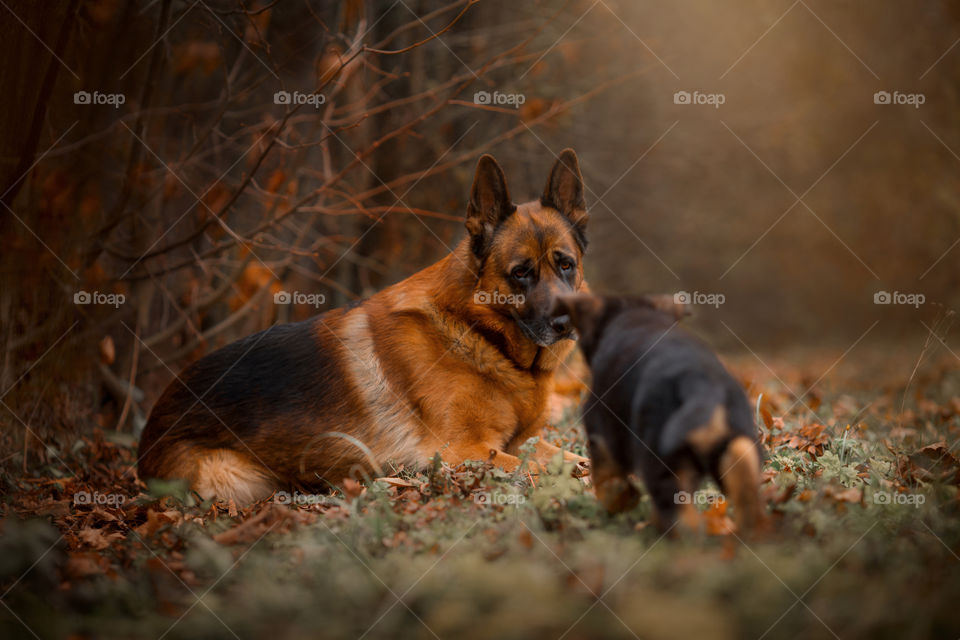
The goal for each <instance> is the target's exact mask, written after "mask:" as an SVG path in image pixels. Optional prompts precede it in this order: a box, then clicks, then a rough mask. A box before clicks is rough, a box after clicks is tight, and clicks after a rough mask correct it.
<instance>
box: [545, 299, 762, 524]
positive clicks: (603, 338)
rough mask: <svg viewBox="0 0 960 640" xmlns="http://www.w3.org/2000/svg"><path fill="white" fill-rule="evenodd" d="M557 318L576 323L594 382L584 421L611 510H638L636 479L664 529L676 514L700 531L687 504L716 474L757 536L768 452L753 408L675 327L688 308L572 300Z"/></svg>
mask: <svg viewBox="0 0 960 640" xmlns="http://www.w3.org/2000/svg"><path fill="white" fill-rule="evenodd" d="M554 314H555V315H556V316H557V317H558V318H561V317H562V316H565V315H566V316H569V319H570V321H571V322H572V323H573V326H574V327H576V329H577V332H578V334H579V335H580V348H581V349H583V353H584V355H585V356H586V358H587V361H588V362H589V364H590V369H591V371H592V374H593V383H592V390H591V394H590V396H589V398H588V399H587V401H586V403H585V404H584V407H583V417H584V423H585V424H586V429H587V436H588V439H589V445H590V458H591V466H592V469H593V472H592V473H593V481H594V484H595V486H596V491H597V497H598V498H599V500H600V501H601V502H602V503H603V504H604V506H606V507H607V509H608V510H610V511H614V512H615V511H621V510H624V509H628V508H631V507H632V506H634V505H635V504H636V502H637V499H638V497H639V495H638V493H637V490H636V489H635V488H634V487H633V485H632V484H631V483H630V481H629V480H628V476H629V474H631V473H636V474H638V475H639V476H640V477H641V478H642V479H643V482H644V484H645V485H646V487H647V490H648V491H649V492H650V496H651V500H652V502H653V506H654V519H655V523H656V524H657V526H658V527H659V528H660V529H661V530H666V529H668V528H671V527H672V526H673V524H674V523H675V522H676V520H677V516H678V513H679V514H682V515H683V521H684V522H686V523H687V524H690V525H694V523H695V522H696V521H697V513H696V510H695V509H694V507H693V505H692V504H691V503H690V496H691V495H693V493H694V492H695V490H696V488H697V485H698V484H699V480H700V479H701V478H702V476H703V475H705V474H710V475H711V476H713V477H714V478H715V479H716V480H717V482H718V483H719V484H720V485H721V486H722V487H723V491H724V493H725V494H726V495H727V497H728V498H729V499H730V500H731V502H732V503H733V506H734V511H735V513H734V516H735V519H736V522H737V526H738V528H739V529H740V530H741V531H742V530H749V529H750V528H752V527H753V526H754V525H755V523H756V522H757V520H758V519H759V516H760V504H759V495H758V489H759V484H760V460H761V456H762V453H761V448H760V445H759V443H758V441H757V429H756V427H755V426H754V423H753V418H752V415H751V411H750V405H749V403H748V401H747V398H746V396H745V395H744V392H743V390H742V389H741V388H740V385H739V384H738V383H737V382H736V381H735V380H734V379H733V377H731V375H730V374H729V373H728V372H727V370H726V369H724V367H723V365H722V364H721V363H720V361H719V360H718V359H717V357H716V356H715V355H714V354H713V353H712V352H711V351H710V349H708V348H707V347H706V346H705V345H704V344H703V343H701V342H700V341H699V340H697V339H696V338H694V337H692V336H691V335H689V334H688V333H686V332H684V331H683V330H682V329H680V328H678V327H676V326H675V325H676V323H677V321H678V319H679V318H680V316H681V315H683V307H682V305H674V304H673V300H672V298H670V297H667V296H650V297H643V298H635V299H628V298H612V297H600V296H594V295H590V294H572V295H565V296H560V297H558V299H557V301H556V303H555V306H554ZM678 507H679V509H678Z"/></svg>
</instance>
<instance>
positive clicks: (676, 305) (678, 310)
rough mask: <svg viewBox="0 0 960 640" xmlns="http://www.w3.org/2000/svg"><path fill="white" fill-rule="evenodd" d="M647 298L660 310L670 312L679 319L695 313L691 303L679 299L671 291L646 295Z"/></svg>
mask: <svg viewBox="0 0 960 640" xmlns="http://www.w3.org/2000/svg"><path fill="white" fill-rule="evenodd" d="M645 298H646V300H647V301H648V302H649V303H650V304H651V305H652V306H653V308H654V309H656V310H658V311H663V312H664V313H669V314H670V315H672V316H673V317H674V318H676V319H677V320H683V319H684V318H686V317H689V316H692V315H693V309H692V308H690V305H689V304H686V303H685V302H681V301H680V300H678V298H677V296H676V295H671V294H669V293H660V294H656V295H649V296H645Z"/></svg>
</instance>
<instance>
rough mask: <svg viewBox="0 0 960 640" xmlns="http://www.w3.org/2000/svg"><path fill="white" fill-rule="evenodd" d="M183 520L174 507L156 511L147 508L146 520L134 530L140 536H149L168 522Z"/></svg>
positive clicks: (177, 522)
mask: <svg viewBox="0 0 960 640" xmlns="http://www.w3.org/2000/svg"><path fill="white" fill-rule="evenodd" d="M182 520H183V514H182V513H180V512H179V511H177V510H176V509H168V510H166V511H157V510H155V509H148V510H147V521H146V522H144V523H143V524H142V525H140V526H139V527H136V528H135V529H134V530H135V531H136V532H137V533H138V534H139V535H140V536H141V537H142V538H150V537H152V536H154V535H156V533H157V531H158V530H159V529H160V528H162V527H164V526H166V525H168V524H179V523H180V522H181V521H182Z"/></svg>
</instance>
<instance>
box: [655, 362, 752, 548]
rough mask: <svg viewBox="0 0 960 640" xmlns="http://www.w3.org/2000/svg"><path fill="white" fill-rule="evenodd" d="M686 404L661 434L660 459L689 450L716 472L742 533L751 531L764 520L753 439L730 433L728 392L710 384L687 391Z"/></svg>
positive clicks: (697, 383) (689, 386) (692, 385)
mask: <svg viewBox="0 0 960 640" xmlns="http://www.w3.org/2000/svg"><path fill="white" fill-rule="evenodd" d="M681 393H682V398H683V404H682V405H681V406H680V408H679V409H678V410H677V411H675V412H674V413H673V415H671V416H670V418H669V419H668V420H667V422H666V423H665V424H664V426H663V430H662V431H661V434H660V442H659V451H658V454H659V455H661V456H663V457H664V458H667V457H669V456H671V455H673V454H674V453H676V452H677V451H679V450H680V449H681V448H682V447H684V446H686V447H689V448H690V449H691V450H692V452H693V453H694V454H695V455H696V456H698V457H699V458H700V459H701V460H702V461H703V462H704V463H705V464H706V466H707V467H708V468H711V469H713V473H714V474H715V475H716V478H717V480H718V481H719V483H720V485H721V487H722V488H723V492H724V494H726V496H727V497H728V498H729V499H730V501H731V502H732V503H733V507H734V519H735V521H736V523H737V528H738V529H739V530H740V531H742V532H746V531H749V530H751V529H753V528H755V527H756V525H757V523H758V521H759V520H760V511H761V509H760V495H759V490H760V450H759V448H758V447H757V443H756V441H755V440H754V439H753V438H750V437H748V436H746V435H742V433H736V432H734V430H732V429H731V428H730V423H729V421H728V415H727V409H726V403H725V399H726V392H725V390H724V388H723V387H722V386H721V385H719V384H716V383H713V382H712V381H710V380H707V379H700V380H693V381H691V382H690V383H688V384H687V385H686V386H685V388H683V389H682V390H681Z"/></svg>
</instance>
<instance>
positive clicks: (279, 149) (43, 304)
mask: <svg viewBox="0 0 960 640" xmlns="http://www.w3.org/2000/svg"><path fill="white" fill-rule="evenodd" d="M2 5H3V6H2V7H0V13H2V14H3V15H4V17H3V19H2V20H0V36H2V43H3V44H2V47H3V48H4V50H5V54H4V57H3V58H4V62H3V64H2V65H0V91H2V95H3V96H4V99H3V100H2V101H0V123H2V125H0V127H2V134H0V194H2V195H0V201H2V209H0V238H2V247H3V251H2V254H0V347H2V349H3V360H2V365H0V393H2V394H3V396H2V398H0V400H2V403H3V404H2V406H0V424H3V425H4V429H3V432H2V436H0V437H2V439H3V442H2V451H3V452H4V455H3V458H4V461H5V463H8V461H10V460H15V461H16V462H17V464H20V463H21V462H22V464H23V468H24V469H26V467H27V464H28V460H30V459H31V456H36V458H34V459H39V460H43V459H44V456H45V455H46V454H45V452H44V447H45V446H46V445H45V443H49V442H51V441H52V440H51V438H53V437H55V436H56V435H57V434H60V433H76V432H81V431H85V430H89V429H90V428H91V426H99V427H102V428H106V429H111V430H114V429H116V430H120V431H124V432H129V433H132V434H134V435H136V434H137V433H138V431H137V430H138V428H139V427H140V426H142V424H143V420H144V418H145V415H146V413H147V412H148V411H149V409H150V407H151V406H152V403H153V401H154V400H155V399H156V397H157V395H158V394H159V393H160V392H161V391H162V389H163V387H164V386H165V385H166V384H167V383H168V382H169V381H170V380H171V379H172V378H173V375H174V374H175V373H176V372H178V371H179V370H180V369H181V368H182V367H183V366H184V365H185V364H187V363H189V362H190V361H192V360H194V359H196V358H198V357H200V356H202V355H203V354H205V353H208V352H210V351H211V350H213V349H216V348H218V347H219V346H222V345H223V344H226V343H227V342H230V341H232V340H234V339H236V338H238V337H241V336H243V335H247V334H249V333H251V332H253V331H256V330H259V329H262V328H265V327H268V326H270V325H271V324H273V323H275V322H283V321H288V320H295V319H301V318H306V317H309V316H310V315H313V314H315V313H318V312H320V311H323V310H326V309H329V308H333V307H335V306H339V305H342V304H345V303H348V302H349V301H351V300H356V299H358V298H361V297H364V296H367V295H370V294H371V293H373V292H375V291H377V290H379V289H381V288H382V287H384V286H386V285H389V284H391V283H394V282H397V281H399V280H401V279H403V278H405V277H407V276H409V275H410V274H412V273H413V272H415V271H417V270H418V269H421V268H423V267H425V266H427V265H429V264H430V263H432V262H433V261H435V260H436V259H438V258H440V257H442V256H443V255H444V254H446V253H448V252H449V250H450V248H451V247H452V246H454V244H455V243H456V242H457V241H458V240H459V239H460V238H461V237H462V236H463V234H464V229H463V215H464V212H465V207H466V200H467V196H468V190H469V186H470V182H471V179H472V175H473V168H474V165H475V163H476V159H477V158H478V157H479V155H480V154H481V153H484V152H487V153H492V154H494V155H495V156H496V158H497V159H498V161H499V162H500V163H501V165H502V166H503V167H504V170H505V172H506V175H507V178H508V182H509V185H510V189H511V193H512V195H513V197H514V198H515V199H516V200H517V201H524V200H529V199H533V198H535V197H537V196H538V195H539V193H540V192H541V190H542V188H543V182H544V181H545V179H546V173H547V170H548V168H549V167H550V165H551V164H552V163H553V161H554V159H555V157H554V156H555V154H557V153H559V151H560V150H561V149H563V148H564V147H568V146H569V147H573V148H575V149H576V151H577V152H578V154H579V156H580V160H581V165H582V169H583V172H584V176H585V179H586V183H587V186H588V191H587V201H588V206H589V209H590V212H591V221H590V227H589V235H590V241H591V244H590V248H589V251H588V254H587V258H586V265H587V276H588V280H589V281H590V283H591V286H592V287H593V288H594V289H595V290H598V291H606V292H618V293H627V292H633V293H639V292H645V291H658V292H686V293H687V294H689V295H690V297H691V299H692V301H693V302H694V303H698V304H696V306H695V309H696V316H695V318H694V319H693V321H692V324H693V326H694V327H695V329H696V330H697V331H698V332H699V333H701V334H703V335H705V336H707V337H708V338H709V339H710V340H711V342H712V343H713V344H716V345H717V346H719V347H720V348H722V349H723V350H724V351H725V352H727V353H729V354H733V355H736V354H741V355H747V356H749V357H750V358H752V359H753V362H754V365H757V366H759V365H761V364H762V365H763V367H764V368H767V369H768V370H770V371H774V372H775V375H776V374H779V375H781V376H786V375H787V374H786V373H785V372H784V368H786V367H790V366H791V364H792V363H794V362H796V361H798V360H799V359H803V358H808V357H809V358H815V357H821V356H818V355H817V354H821V353H827V354H829V356H822V358H823V360H824V365H823V367H822V368H821V369H820V370H823V369H825V368H826V367H827V366H829V365H830V363H836V362H838V360H837V358H838V357H840V358H844V357H847V355H848V354H851V355H850V356H849V359H848V360H847V361H846V362H847V363H850V362H853V363H858V365H859V368H860V369H862V370H864V371H866V373H868V374H872V373H874V372H876V371H878V370H879V369H878V368H879V367H881V366H882V365H884V364H888V363H889V362H892V361H896V362H897V363H898V364H897V367H898V369H897V370H898V371H899V372H900V373H901V374H902V377H903V378H906V377H907V376H909V375H911V367H913V366H914V364H915V363H916V361H917V359H918V358H920V359H922V358H923V357H924V356H925V355H926V354H928V353H934V352H936V353H939V355H940V356H942V358H944V359H945V362H947V363H948V364H946V365H944V366H948V367H953V368H956V363H957V362H956V359H955V355H953V352H956V351H958V349H957V348H953V349H952V351H951V347H949V346H948V345H949V335H947V333H946V331H947V329H948V327H949V323H950V320H951V318H950V317H949V315H948V311H949V310H950V309H951V308H954V307H956V305H957V303H958V298H960V294H958V287H957V285H958V278H960V272H958V268H957V267H958V261H960V246H957V245H958V244H960V181H958V180H957V179H956V177H957V175H958V170H960V156H958V153H960V126H958V120H957V114H958V106H960V93H958V88H960V87H958V79H960V74H958V71H957V69H958V61H960V47H957V42H958V41H957V33H958V25H960V5H958V4H957V3H956V2H948V1H946V0H942V1H941V0H930V1H928V2H923V3H909V4H908V3H900V2H880V3H878V2H876V1H875V0H869V1H868V0H861V1H833V2H825V1H818V0H796V1H793V2H791V0H783V1H776V2H769V1H763V2H761V1H760V0H736V1H730V2H724V3H718V2H713V1H710V0H699V1H698V0H685V1H684V2H647V1H644V2H627V1H619V2H618V1H615V0H582V1H581V0H570V1H567V2H554V1H552V0H551V1H538V2H524V3H517V2H508V1H506V0H502V1H498V0H484V1H483V2H465V1H458V2H416V1H409V2H406V1H405V2H391V1H390V0H383V1H373V0H367V1H363V0H348V1H346V2H339V3H334V2H326V1H320V0H316V1H313V0H302V1H296V2H293V1H290V2H268V1H267V0H251V1H248V2H237V1H234V0H230V1H226V0H225V1H219V0H204V1H200V0H197V1H191V0H185V1H175V0H142V1H139V2H124V1H121V0H90V1H83V2H81V1H78V0H73V1H62V2H55V3H54V2H50V3H36V2H29V1H27V0H5V2H3V3H2ZM281 292H299V293H304V294H322V296H323V303H322V304H320V303H319V302H318V300H319V298H317V297H316V296H315V297H313V298H309V299H308V298H304V297H300V298H295V299H294V300H293V302H294V303H293V304H283V303H281V304H277V303H275V296H276V295H277V294H279V293H281ZM883 292H887V293H888V294H889V301H890V302H891V304H877V303H876V302H880V303H883V302H885V301H886V300H887V298H884V294H883ZM900 353H903V354H906V355H905V356H904V357H903V364H902V365H901V364H900V358H899V356H898V357H894V354H900ZM766 363H776V364H773V365H772V366H771V367H767V364H766ZM805 386H806V385H805ZM20 451H23V452H25V453H24V455H22V456H21V455H19V454H18V453H17V452H20Z"/></svg>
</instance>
